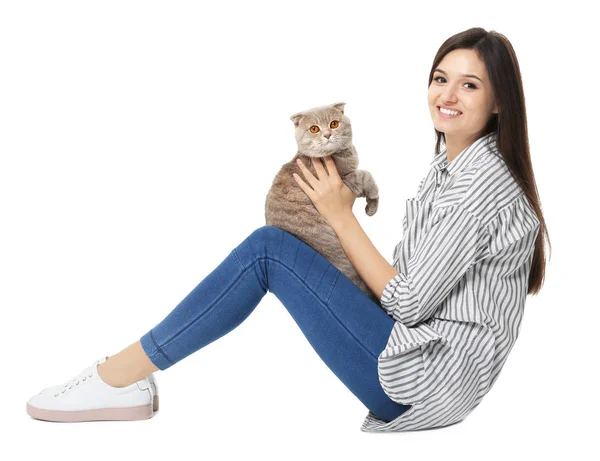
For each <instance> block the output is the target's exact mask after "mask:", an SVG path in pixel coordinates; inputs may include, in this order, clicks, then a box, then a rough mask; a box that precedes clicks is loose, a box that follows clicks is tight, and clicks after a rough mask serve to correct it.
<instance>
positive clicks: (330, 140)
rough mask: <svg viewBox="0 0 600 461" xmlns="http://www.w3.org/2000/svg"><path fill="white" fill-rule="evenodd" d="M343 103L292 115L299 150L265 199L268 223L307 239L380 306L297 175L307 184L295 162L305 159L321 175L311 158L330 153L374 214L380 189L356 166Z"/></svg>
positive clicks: (278, 174)
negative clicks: (295, 174) (296, 178)
mask: <svg viewBox="0 0 600 461" xmlns="http://www.w3.org/2000/svg"><path fill="white" fill-rule="evenodd" d="M345 104H346V103H344V102H338V103H335V104H331V105H328V106H321V107H315V108H313V109H309V110H306V111H303V112H299V113H297V114H294V115H292V116H291V117H290V119H291V120H292V121H293V122H294V126H295V135H296V142H297V144H298V152H297V153H296V155H295V156H294V158H293V159H292V160H290V161H289V162H288V163H285V164H284V165H283V166H282V167H281V169H280V170H279V173H277V175H276V176H275V179H274V180H273V184H272V186H271V189H270V190H269V192H268V194H267V200H266V203H265V218H266V225H267V226H275V227H278V228H280V229H283V230H285V231H287V232H289V233H290V234H293V235H294V236H296V237H297V238H299V239H300V240H302V241H303V242H304V243H306V244H308V245H309V246H310V247H312V248H313V249H314V250H316V251H317V252H318V253H320V254H321V255H322V256H324V257H325V258H326V259H327V260H328V261H329V262H330V263H331V264H333V265H334V266H335V267H336V268H337V269H339V270H340V271H341V272H342V273H343V274H344V275H345V276H346V277H348V278H349V279H350V280H351V281H352V282H353V283H354V284H355V285H356V286H358V288H360V289H361V290H362V291H363V292H364V293H365V294H366V295H367V296H369V298H371V299H372V300H373V301H375V302H376V303H377V305H379V306H381V304H380V300H379V298H378V297H377V296H376V295H374V294H373V292H372V291H371V289H370V288H369V287H368V285H367V284H366V283H365V282H364V281H363V280H362V279H361V278H360V276H359V275H358V272H356V269H355V268H354V266H353V265H352V263H351V262H350V260H349V259H348V257H347V256H346V253H345V252H344V249H343V247H342V245H341V243H340V241H339V239H338V237H337V235H336V233H335V232H334V230H333V229H332V228H331V227H330V226H329V224H328V223H327V221H325V219H324V218H323V217H322V216H321V214H320V213H319V211H318V210H317V208H316V207H315V206H314V204H313V203H312V201H311V200H310V198H309V197H308V196H307V195H306V193H305V192H304V191H303V190H302V189H301V188H300V186H299V185H298V184H297V183H296V181H295V180H294V178H293V176H292V174H293V173H297V174H298V175H300V177H301V178H302V179H303V180H304V182H305V183H307V184H308V181H307V180H306V178H305V177H304V174H303V173H302V170H300V167H299V166H298V165H297V164H296V159H297V158H299V157H300V158H301V159H302V162H303V163H304V165H305V166H306V167H307V168H308V169H309V170H310V171H311V173H312V174H313V175H314V176H315V177H318V174H317V173H316V171H315V168H314V166H313V165H312V162H315V161H316V162H321V163H322V164H323V168H324V169H325V170H327V167H325V165H324V162H323V161H322V160H320V158H321V157H325V156H328V155H331V158H332V159H333V161H334V162H335V165H336V167H337V170H338V172H339V175H340V177H341V178H342V180H343V181H344V184H346V186H348V188H349V189H350V190H351V191H352V192H353V193H354V194H355V195H356V196H357V197H366V199H367V206H366V208H365V212H366V213H367V215H368V216H373V215H374V214H375V212H376V211H377V207H378V205H379V188H378V187H377V184H376V183H375V180H374V179H373V176H372V175H371V173H369V172H368V171H365V170H357V169H356V167H357V166H358V154H357V152H356V149H355V148H354V146H353V145H352V126H351V125H350V120H349V119H348V117H346V116H345V115H344V105H345Z"/></svg>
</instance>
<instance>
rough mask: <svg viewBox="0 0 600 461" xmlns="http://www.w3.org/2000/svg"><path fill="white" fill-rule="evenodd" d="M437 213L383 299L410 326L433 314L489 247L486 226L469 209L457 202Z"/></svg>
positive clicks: (388, 287) (396, 317)
mask: <svg viewBox="0 0 600 461" xmlns="http://www.w3.org/2000/svg"><path fill="white" fill-rule="evenodd" d="M436 213H437V216H435V217H433V218H432V221H434V222H432V223H429V224H427V226H426V227H425V228H424V229H423V233H422V235H421V236H420V239H419V241H418V242H417V243H416V244H415V248H414V249H413V251H412V254H411V256H410V259H409V260H408V263H407V265H406V271H405V272H400V273H398V274H397V275H396V276H394V277H393V278H392V279H391V280H390V281H389V282H388V283H387V285H386V286H385V288H384V290H383V294H382V296H381V300H380V301H381V307H382V308H383V309H384V310H385V311H386V312H387V313H388V314H389V315H391V316H392V317H393V318H394V319H395V320H397V321H400V322H402V323H403V324H404V325H406V326H408V327H411V326H414V325H416V324H418V323H419V322H422V321H423V320H426V319H428V318H429V317H431V315H432V314H433V312H434V311H435V310H436V308H437V307H438V306H439V305H440V303H441V302H442V301H443V300H444V298H446V296H447V295H448V294H449V293H450V291H452V289H453V288H454V287H455V285H456V284H457V283H458V282H459V281H460V279H461V278H462V277H463V276H464V275H465V274H466V272H467V271H468V270H469V269H470V268H471V266H472V265H473V264H475V262H477V260H478V258H479V257H480V256H481V255H482V254H483V252H484V250H485V248H486V246H487V240H488V239H486V235H487V233H486V232H485V229H484V228H483V227H482V226H481V223H480V221H479V219H478V218H477V217H476V216H474V215H473V214H472V213H471V212H470V211H468V210H467V209H465V208H463V207H462V206H460V205H453V206H449V207H446V208H445V209H442V210H437V211H436Z"/></svg>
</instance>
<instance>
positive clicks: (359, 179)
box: [342, 170, 379, 216]
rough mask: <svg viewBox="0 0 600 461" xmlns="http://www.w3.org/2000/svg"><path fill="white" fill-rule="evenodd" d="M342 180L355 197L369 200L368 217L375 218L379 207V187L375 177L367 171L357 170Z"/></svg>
mask: <svg viewBox="0 0 600 461" xmlns="http://www.w3.org/2000/svg"><path fill="white" fill-rule="evenodd" d="M342 179H343V180H344V183H345V184H346V186H348V189H350V190H351V191H352V192H353V193H354V195H356V196H357V197H366V198H367V206H366V207H365V212H366V213H367V215H368V216H373V215H374V214H375V213H376V212H377V208H378V207H379V187H377V183H376V182H375V179H374V178H373V175H372V174H371V173H370V172H368V171H366V170H356V171H353V172H352V173H348V174H347V175H345V176H344V177H343V178H342Z"/></svg>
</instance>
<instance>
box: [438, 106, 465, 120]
mask: <svg viewBox="0 0 600 461" xmlns="http://www.w3.org/2000/svg"><path fill="white" fill-rule="evenodd" d="M437 110H438V112H439V113H440V114H442V115H445V116H446V117H458V116H459V115H462V112H460V111H458V110H455V111H454V112H458V114H456V115H452V114H445V113H444V112H442V108H441V106H437Z"/></svg>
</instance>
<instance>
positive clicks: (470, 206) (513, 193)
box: [27, 28, 549, 432]
mask: <svg viewBox="0 0 600 461" xmlns="http://www.w3.org/2000/svg"><path fill="white" fill-rule="evenodd" d="M524 102H525V101H524V96H523V87H522V84H521V78H520V71H519V66H518V62H517V58H516V56H515V53H514V51H513V48H512V46H511V44H510V42H509V41H508V40H507V39H506V38H505V37H504V36H503V35H501V34H499V33H497V32H494V31H491V32H487V31H485V30H484V29H481V28H474V29H469V30H467V31H464V32H462V33H459V34H457V35H455V36H453V37H450V38H449V39H448V40H447V41H446V42H445V43H444V44H443V45H442V46H441V48H440V50H439V51H438V53H437V55H436V56H435V59H434V62H433V65H432V68H431V72H430V74H429V90H428V103H429V109H430V111H431V117H432V120H433V124H434V128H435V133H436V136H437V142H436V146H435V152H434V157H433V161H432V162H431V169H430V170H429V172H428V173H427V175H426V176H425V178H423V180H422V181H421V182H420V184H419V188H418V191H417V194H416V196H415V197H414V198H410V199H408V200H407V201H406V214H405V216H404V220H403V231H404V233H403V238H402V240H401V241H400V242H399V243H398V244H397V245H396V247H395V248H394V252H393V265H390V264H389V263H388V262H387V261H386V260H385V258H384V257H383V256H382V255H381V254H380V253H379V252H378V251H377V249H376V248H375V247H374V246H373V244H372V243H371V241H370V240H369V238H368V237H367V235H365V233H364V231H363V230H362V228H361V226H360V224H359V223H358V221H357V220H356V218H355V217H354V215H353V213H352V205H353V203H354V200H355V196H354V195H353V194H352V192H350V190H349V189H348V188H347V187H346V186H345V185H344V183H343V182H342V180H341V179H340V177H339V175H338V172H337V169H336V167H335V163H334V162H333V160H332V159H331V158H330V157H326V158H325V163H324V166H322V165H321V162H320V161H317V162H315V169H316V172H317V174H318V177H315V176H313V175H312V174H311V173H310V172H309V170H308V169H307V168H306V167H305V166H301V171H302V172H303V176H304V178H300V177H296V181H297V182H298V184H299V186H300V187H301V188H302V190H304V192H306V194H307V195H308V197H309V198H310V199H311V201H312V202H313V204H314V205H315V207H316V208H317V209H318V211H319V212H320V214H321V215H322V216H323V217H324V218H325V219H326V220H327V222H328V223H329V224H330V225H331V226H332V228H333V229H334V230H335V232H336V233H337V235H338V237H339V239H340V242H341V244H342V246H343V248H344V250H345V252H346V253H347V255H348V257H349V259H350V260H351V261H352V263H353V265H354V266H355V267H356V269H357V271H358V272H359V274H360V275H361V277H362V278H363V280H364V281H365V282H366V283H367V285H369V287H370V288H371V289H372V291H373V292H374V293H376V294H378V295H379V296H380V299H381V306H379V305H377V304H376V303H374V302H373V301H372V300H371V299H369V298H368V297H367V296H366V295H365V294H364V293H363V292H362V291H361V290H360V289H359V288H358V287H357V286H356V285H354V284H353V283H352V282H351V281H350V280H349V279H348V278H346V277H345V276H344V275H343V274H342V273H340V272H339V271H338V270H337V269H336V268H335V266H333V265H332V264H330V263H329V262H328V261H327V260H326V259H325V258H324V257H323V256H321V255H320V254H319V253H317V252H316V251H315V250H313V249H312V248H311V247H309V246H308V245H306V244H305V243H304V242H302V241H301V240H299V239H297V238H296V237H294V236H293V235H291V234H289V233H287V232H285V231H283V230H281V229H278V228H276V227H271V226H264V227H261V228H259V229H256V230H255V231H253V232H252V233H251V234H250V235H249V236H248V237H246V239H245V240H243V241H242V242H241V243H240V244H239V245H238V246H237V247H235V249H233V251H232V252H231V253H230V254H229V255H228V256H227V257H226V258H225V259H224V260H223V262H222V263H221V264H220V265H219V266H217V267H216V268H215V269H214V270H213V272H211V273H210V274H209V275H208V276H207V277H206V278H205V279H204V280H202V281H201V282H200V283H199V284H198V285H197V286H196V287H195V288H194V289H193V290H192V291H191V292H190V293H189V294H188V295H187V296H186V297H185V298H184V299H183V300H182V301H181V302H180V303H179V304H178V305H177V306H176V307H175V309H174V310H173V311H171V312H170V313H169V314H168V315H167V316H166V317H165V318H164V319H163V320H162V321H161V322H160V323H158V324H157V325H156V326H155V327H154V328H152V329H151V330H150V331H148V332H147V333H146V334H145V335H144V336H142V338H141V339H140V340H139V341H136V342H135V343H133V344H132V345H131V346H129V347H127V348H126V349H124V350H123V351H121V352H120V353H118V354H116V355H115V356H112V357H110V358H109V357H106V359H109V360H106V359H104V358H102V359H99V360H97V361H96V362H94V363H93V364H92V365H91V366H90V367H89V368H86V369H85V370H83V371H82V373H80V374H79V375H78V376H76V377H75V378H73V379H72V380H70V381H69V382H67V383H66V384H63V385H59V386H54V387H50V388H46V389H44V390H43V391H42V392H40V393H39V394H37V395H35V396H33V397H32V398H31V399H30V400H29V401H28V402H27V411H28V413H29V414H30V415H31V416H32V417H34V418H37V419H42V420H49V421H93V420H104V419H108V420H133V419H144V418H150V417H151V416H152V414H153V410H155V409H157V407H158V394H157V386H156V378H155V377H154V375H153V374H152V372H154V371H157V370H166V369H168V368H169V367H171V366H173V365H175V364H176V363H178V362H179V361H180V360H182V359H184V358H185V357H187V356H189V355H190V354H192V353H194V352H196V351H198V350H199V349H201V348H203V347H204V346H206V345H207V344H210V343H211V342H213V341H215V340H216V339H218V338H220V337H222V336H223V335H225V334H227V333H228V332H229V331H231V330H232V329H234V328H235V327H236V326H238V325H239V324H240V323H241V322H243V321H244V320H245V319H246V318H247V317H248V316H249V315H250V313H251V312H252V311H253V310H254V309H255V308H256V306H257V305H258V304H259V303H260V301H261V299H262V298H263V297H264V296H265V294H266V293H267V291H270V292H272V293H273V294H274V295H275V296H276V297H277V298H278V299H279V300H280V301H281V303H282V304H283V306H285V308H286V309H287V310H288V311H289V313H290V314H291V316H292V317H293V319H294V320H295V322H296V323H297V324H298V326H299V327H300V329H301V330H302V332H303V333H304V335H305V336H306V338H307V339H308V341H309V342H310V344H311V345H312V347H313V348H314V349H315V351H316V352H317V353H318V355H319V356H320V357H321V358H322V359H323V361H324V362H325V363H326V364H327V365H328V366H329V368H330V369H331V370H332V371H333V372H334V373H335V374H336V376H338V377H339V378H340V380H342V382H343V383H344V384H345V385H346V386H347V387H348V388H349V389H350V391H352V392H353V393H354V394H355V395H356V396H357V397H358V398H359V399H360V400H361V402H363V403H364V405H365V406H366V407H367V408H368V409H369V413H368V415H367V416H366V418H365V420H364V422H363V424H362V427H361V430H363V431H365V432H370V431H406V430H415V429H423V428H432V427H439V426H447V425H450V424H453V423H455V422H458V421H461V420H463V419H464V418H465V417H466V416H467V415H468V414H469V413H470V412H471V411H472V410H473V409H474V408H475V407H476V406H477V405H478V404H479V403H480V402H481V400H482V399H483V397H484V395H485V394H486V393H487V392H488V391H489V390H490V389H491V387H492V385H493V384H494V382H495V381H496V379H497V378H498V374H499V372H500V370H501V368H502V366H503V364H504V362H505V360H506V358H507V356H508V353H509V352H510V350H511V348H512V346H513V345H514V343H515V341H516V339H517V336H518V333H519V329H520V325H521V319H522V316H523V310H524V305H525V298H526V295H527V294H535V293H537V292H538V291H539V290H540V288H541V285H542V281H543V278H544V269H545V257H544V240H543V237H544V236H546V238H548V236H547V231H546V226H545V222H544V218H543V216H542V212H541V208H540V203H539V198H538V194H537V189H536V185H535V180H534V175H533V170H532V166H531V161H530V157H529V147H528V140H527V125H526V115H525V104H524ZM442 142H443V147H441V146H442ZM548 243H549V240H548ZM230 365H231V366H233V367H234V366H235V359H232V362H231V364H230ZM321 416H322V414H321ZM332 417H333V415H332Z"/></svg>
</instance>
